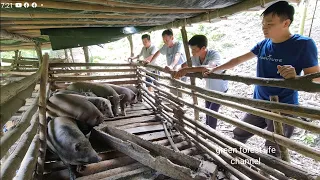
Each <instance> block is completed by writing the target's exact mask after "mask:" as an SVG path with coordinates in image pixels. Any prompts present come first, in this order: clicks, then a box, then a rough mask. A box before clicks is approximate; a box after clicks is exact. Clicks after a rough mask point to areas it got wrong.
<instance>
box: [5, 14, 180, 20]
mask: <svg viewBox="0 0 320 180" xmlns="http://www.w3.org/2000/svg"><path fill="white" fill-rule="evenodd" d="M0 17H1V18H16V19H17V18H27V19H70V18H80V19H126V20H127V19H138V18H141V19H149V18H150V16H143V15H135V14H130V15H121V14H119V15H115V14H106V13H97V14H96V13H95V14H73V13H63V14H57V13H42V12H37V13H22V12H21V13H20V12H19V13H16V12H1V14H0ZM159 18H163V17H161V16H152V19H159ZM175 18H176V17H175Z"/></svg>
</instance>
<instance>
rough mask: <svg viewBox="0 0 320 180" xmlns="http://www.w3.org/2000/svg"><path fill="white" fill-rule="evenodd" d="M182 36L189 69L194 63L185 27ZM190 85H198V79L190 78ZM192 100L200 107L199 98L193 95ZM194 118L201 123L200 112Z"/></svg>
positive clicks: (195, 112)
mask: <svg viewBox="0 0 320 180" xmlns="http://www.w3.org/2000/svg"><path fill="white" fill-rule="evenodd" d="M181 35H182V40H183V45H184V50H185V53H186V57H187V63H188V66H189V67H192V62H191V57H190V51H189V45H188V36H187V30H186V27H185V26H182V28H181ZM190 83H191V85H192V86H195V85H196V79H195V78H194V77H190ZM191 92H193V93H194V92H195V91H193V90H192V91H191ZM192 99H193V103H194V104H195V105H198V99H197V96H195V95H194V94H193V95H192ZM194 118H195V119H196V120H198V121H200V118H199V111H197V110H194Z"/></svg>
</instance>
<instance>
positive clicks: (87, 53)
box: [82, 46, 90, 76]
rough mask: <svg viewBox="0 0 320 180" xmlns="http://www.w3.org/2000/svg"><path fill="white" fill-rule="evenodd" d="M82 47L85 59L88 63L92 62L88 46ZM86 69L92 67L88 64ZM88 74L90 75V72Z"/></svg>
mask: <svg viewBox="0 0 320 180" xmlns="http://www.w3.org/2000/svg"><path fill="white" fill-rule="evenodd" d="M82 49H83V54H84V60H85V62H86V63H87V64H88V63H90V56H89V49H88V46H84V47H82ZM86 69H90V67H89V66H86ZM87 75H88V76H90V73H87Z"/></svg>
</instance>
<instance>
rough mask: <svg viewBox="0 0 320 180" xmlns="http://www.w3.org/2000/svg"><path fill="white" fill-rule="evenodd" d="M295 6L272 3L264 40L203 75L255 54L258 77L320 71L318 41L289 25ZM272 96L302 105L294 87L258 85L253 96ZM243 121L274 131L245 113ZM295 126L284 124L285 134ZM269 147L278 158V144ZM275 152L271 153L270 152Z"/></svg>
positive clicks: (238, 132) (241, 133)
mask: <svg viewBox="0 0 320 180" xmlns="http://www.w3.org/2000/svg"><path fill="white" fill-rule="evenodd" d="M293 15H294V8H293V7H292V6H291V5H289V3H288V2H286V1H279V2H276V3H274V4H272V5H271V6H269V7H268V8H267V9H266V10H265V11H264V12H263V13H262V16H263V20H262V30H263V34H264V36H265V38H266V39H265V40H263V41H261V42H259V43H258V44H257V45H256V46H255V47H253V48H252V49H251V51H250V52H248V53H246V54H244V55H242V56H239V57H236V58H234V59H231V60H230V61H229V62H227V63H225V64H223V65H221V66H218V67H216V68H213V69H212V70H210V71H207V72H205V73H204V75H206V74H208V73H212V72H216V71H221V70H226V69H230V68H233V67H235V66H237V65H238V64H241V63H243V62H245V61H248V60H250V59H252V58H254V57H257V58H258V61H257V77H263V78H278V79H282V78H284V79H291V78H296V77H297V76H299V75H300V73H301V71H303V72H304V74H305V75H306V74H311V73H316V72H320V68H319V65H318V57H317V56H318V52H317V47H316V45H315V42H314V41H313V40H312V39H311V38H308V37H304V36H301V35H298V34H294V35H293V34H291V33H290V31H289V26H290V24H291V23H292V21H293ZM269 96H278V97H279V102H281V103H287V104H296V105H297V104H299V102H298V92H297V91H295V90H291V89H285V88H277V87H266V86H259V85H256V86H255V89H254V96H253V98H254V99H260V100H267V101H268V100H269ZM242 121H244V122H247V123H249V124H252V125H254V126H257V127H260V128H267V130H268V131H271V132H273V131H274V128H273V121H270V120H268V119H264V118H262V117H258V116H255V115H252V114H246V115H245V116H244V118H243V119H242ZM293 129H294V127H292V126H289V125H286V124H284V135H285V136H286V137H288V138H290V137H291V136H292V133H293ZM233 133H234V138H235V139H237V140H239V141H241V142H243V143H245V142H246V141H247V140H248V139H249V138H250V137H252V136H253V134H251V133H249V132H247V131H245V130H242V129H240V128H238V127H237V128H235V129H234V131H233ZM266 146H267V147H272V148H276V153H275V154H273V155H275V156H278V157H279V155H280V154H279V149H278V148H279V147H278V146H277V145H276V144H275V143H273V142H271V141H266ZM271 154H272V153H271Z"/></svg>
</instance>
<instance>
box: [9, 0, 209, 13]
mask: <svg viewBox="0 0 320 180" xmlns="http://www.w3.org/2000/svg"><path fill="white" fill-rule="evenodd" d="M7 2H13V3H16V2H21V3H24V1H21V0H8V1H7ZM34 2H36V3H37V4H42V5H43V6H39V8H53V9H69V10H84V11H98V12H116V13H121V12H122V13H150V14H170V13H176V14H177V13H190V14H192V13H195V14H197V13H201V12H206V11H208V10H204V9H178V8H175V9H154V8H148V9H146V8H128V7H108V6H101V5H96V4H86V3H75V2H72V3H71V2H52V1H39V0H35V1H34Z"/></svg>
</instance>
